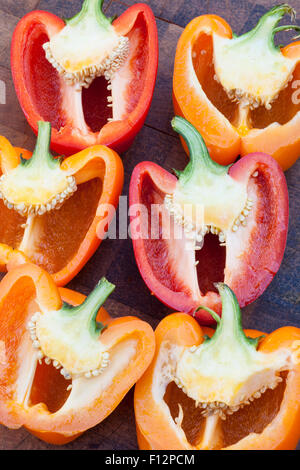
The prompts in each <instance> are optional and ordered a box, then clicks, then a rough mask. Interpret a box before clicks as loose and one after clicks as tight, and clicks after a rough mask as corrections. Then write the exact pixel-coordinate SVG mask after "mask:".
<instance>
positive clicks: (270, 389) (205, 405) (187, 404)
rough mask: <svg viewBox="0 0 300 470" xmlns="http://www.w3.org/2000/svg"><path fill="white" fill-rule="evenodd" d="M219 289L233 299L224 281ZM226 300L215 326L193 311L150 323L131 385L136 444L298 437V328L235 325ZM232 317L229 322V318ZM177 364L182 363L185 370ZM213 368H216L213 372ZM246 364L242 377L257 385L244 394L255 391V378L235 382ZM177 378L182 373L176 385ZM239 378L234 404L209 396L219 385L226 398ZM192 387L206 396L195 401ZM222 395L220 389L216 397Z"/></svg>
mask: <svg viewBox="0 0 300 470" xmlns="http://www.w3.org/2000/svg"><path fill="white" fill-rule="evenodd" d="M219 288H220V286H219ZM221 289H223V293H221V295H222V296H223V299H224V294H225V295H227V296H229V298H230V296H231V298H232V299H234V294H233V293H232V294H230V290H228V291H227V293H226V291H225V292H224V287H221ZM225 289H226V287H225ZM227 300H228V297H227ZM223 302H224V300H223ZM236 305H237V304H236ZM232 306H233V308H231V311H230V308H229V309H228V305H227V307H226V310H227V311H226V312H225V315H224V313H223V314H222V320H221V322H222V321H223V324H221V322H220V320H219V324H218V329H217V330H216V332H214V330H212V329H211V328H207V327H204V328H201V327H200V326H199V324H198V322H197V321H196V320H195V319H194V318H192V317H191V316H189V315H187V314H183V313H174V314H171V315H169V316H167V317H165V318H164V319H163V320H162V321H161V322H160V324H159V325H158V327H157V329H156V331H155V337H156V353H155V356H154V359H153V362H152V364H151V366H150V367H149V369H148V370H147V371H146V373H145V374H144V375H143V377H142V378H141V379H140V380H139V382H138V383H137V385H136V387H135V397H134V401H135V417H136V426H137V435H138V443H139V447H140V449H142V450H167V449H168V450H189V449H190V450H204V449H206V450H208V449H213V450H276V449H277V450H290V449H295V448H296V446H297V443H298V440H299V439H300V361H299V357H300V356H299V353H300V329H299V328H295V327H292V326H289V327H283V328H279V329H278V330H276V331H274V332H272V333H270V334H268V335H266V334H265V335H264V337H263V338H261V335H262V333H261V332H260V331H256V330H245V331H244V332H243V330H242V327H241V324H240V312H239V309H238V306H237V307H235V308H234V300H233V302H232ZM224 308H225V307H224V305H223V309H224ZM233 312H234V314H233ZM228 313H229V315H228ZM232 314H233V316H232ZM223 316H224V320H223ZM225 317H226V319H225ZM233 317H235V319H234V320H233V325H234V326H233V327H232V325H231V326H230V320H232V319H233ZM228 320H229V324H228ZM225 325H226V326H225ZM235 328H236V329H235ZM222 329H223V332H224V333H225V332H226V333H229V336H228V337H227V338H226V337H225V336H226V335H225V334H223V335H222V331H221V330H222ZM218 330H219V331H218ZM217 335H218V337H217ZM245 335H246V336H245ZM208 337H209V338H211V339H207V338H208ZM230 343H231V344H230ZM257 344H258V347H257ZM232 346H234V350H232V349H231V348H232ZM256 348H257V349H256ZM218 351H219V354H218ZM187 359H189V360H192V364H193V366H194V368H193V369H189V371H190V372H191V373H190V374H188V373H187V370H188V368H189V363H188V361H187ZM255 361H256V364H257V365H258V363H259V361H260V363H261V366H260V368H259V367H258V366H257V369H260V373H258V370H255V368H252V369H251V366H252V365H253V364H254V362H255ZM276 361H278V362H277V365H276ZM281 361H282V362H281ZM271 362H273V366H272V367H273V368H274V369H273V373H274V374H275V375H274V376H273V379H274V381H273V382H268V379H269V376H268V373H269V370H270V369H269V366H271ZM262 364H264V365H262ZM206 365H207V367H206ZM182 366H185V371H183V369H182ZM219 368H221V370H223V374H222V373H221V375H220V371H219ZM247 368H248V371H247ZM250 370H251V371H252V375H251V374H249V377H250V378H251V377H252V378H253V377H256V380H260V385H259V391H258V392H254V393H253V394H252V396H251V397H250V399H247V396H248V395H249V396H250V394H251V393H252V391H254V390H255V388H254V389H253V384H255V381H254V382H253V381H251V380H248V381H247V383H246V382H243V381H244V380H245V378H243V379H242V378H241V377H240V375H243V374H244V372H246V373H247V372H249V371H250ZM192 371H193V374H192ZM217 371H218V372H217ZM224 371H226V374H225V372H224ZM231 372H233V373H231ZM245 375H247V374H244V376H245ZM182 377H185V381H184V385H183V383H182V382H183V379H182ZM249 377H248V378H249ZM188 378H189V379H190V381H191V382H190V385H189V382H188ZM227 378H228V379H229V380H228V381H227V380H226V379H227ZM239 380H242V382H241V383H240V384H239V386H241V388H243V393H244V397H241V398H242V399H243V400H244V401H243V402H242V403H241V404H238V405H237V406H236V405H235V406H233V407H228V406H227V404H226V403H225V402H224V401H223V402H222V401H217V398H218V397H217V394H219V395H220V394H222V393H223V392H224V390H226V394H225V395H227V398H229V397H230V394H231V395H232V396H234V393H237V394H238V393H239V392H238V391H237V392H234V389H233V385H231V384H232V383H234V384H236V382H238V381H239ZM222 381H223V382H222ZM222 383H223V390H222V385H221V386H220V387H218V384H222ZM195 384H196V385H197V386H198V390H197V387H195ZM228 384H229V385H228ZM192 385H193V387H194V388H193V387H192ZM261 385H263V386H262V387H261ZM250 387H252V390H251V391H250ZM238 388H239V387H237V390H238ZM195 391H196V392H198V393H199V394H202V395H203V394H204V393H205V394H206V395H207V397H208V400H207V401H206V402H204V401H202V402H199V403H198V404H197V403H196V401H195V399H193V398H192V397H191V395H193V392H194V393H195ZM225 395H224V393H223V397H224V396H225ZM223 399H224V398H223Z"/></svg>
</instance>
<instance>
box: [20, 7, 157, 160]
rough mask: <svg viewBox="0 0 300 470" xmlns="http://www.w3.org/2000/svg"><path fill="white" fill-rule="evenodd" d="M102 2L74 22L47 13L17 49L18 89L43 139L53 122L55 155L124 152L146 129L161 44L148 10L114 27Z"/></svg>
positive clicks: (29, 26)
mask: <svg viewBox="0 0 300 470" xmlns="http://www.w3.org/2000/svg"><path fill="white" fill-rule="evenodd" d="M102 3H103V0H85V1H84V3H83V6H82V10H81V11H80V12H79V13H78V14H77V15H76V16H74V17H73V18H71V19H68V20H64V21H63V20H62V19H60V18H58V17H57V16H55V15H53V14H51V13H48V12H45V11H33V12H31V13H28V14H27V15H26V16H24V18H22V19H21V21H20V22H19V23H18V25H17V27H16V29H15V32H14V35H13V39H12V50H11V66H12V75H13V80H14V84H15V89H16V92H17V95H18V98H19V101H20V104H21V107H22V109H23V111H24V113H25V116H26V118H27V120H28V122H29V124H30V126H31V127H32V129H33V130H34V132H35V133H37V130H38V127H37V123H38V121H41V120H44V121H50V122H51V124H52V127H53V134H52V142H51V144H52V148H53V149H54V150H56V151H57V152H58V153H62V154H65V155H70V154H71V153H74V152H76V151H78V150H82V149H84V148H86V147H90V146H91V145H95V144H102V145H107V146H109V147H111V148H113V149H114V150H116V151H118V152H123V151H125V150H127V149H128V147H129V146H130V145H131V143H132V141H133V139H134V137H135V136H136V134H137V133H138V131H139V130H140V129H141V127H142V125H143V123H144V120H145V118H146V115H147V113H148V110H149V107H150V103H151V100H152V95H153V90H154V85H155V80H156V73H157V64H158V39H157V28H156V23H155V18H154V16H153V13H152V11H151V9H150V8H149V7H148V6H147V5H145V4H143V3H137V4H136V5H133V6H131V7H130V8H128V9H127V10H126V11H125V12H124V13H123V14H122V15H121V16H120V17H119V18H117V19H116V20H114V21H113V22H112V18H107V17H106V16H105V15H104V14H103V12H102Z"/></svg>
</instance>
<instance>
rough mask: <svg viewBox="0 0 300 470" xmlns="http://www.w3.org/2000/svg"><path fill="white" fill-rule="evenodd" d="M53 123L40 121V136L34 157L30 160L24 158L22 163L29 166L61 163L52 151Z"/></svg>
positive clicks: (49, 165) (51, 165)
mask: <svg viewBox="0 0 300 470" xmlns="http://www.w3.org/2000/svg"><path fill="white" fill-rule="evenodd" d="M50 142H51V124H50V122H45V121H39V122H38V136H37V140H36V144H35V149H34V152H33V154H32V157H31V158H30V159H29V160H25V161H24V160H22V164H24V165H25V166H27V167H32V166H36V165H41V166H42V165H46V166H48V167H54V166H56V165H57V164H59V159H57V158H54V157H53V155H52V154H51V152H50Z"/></svg>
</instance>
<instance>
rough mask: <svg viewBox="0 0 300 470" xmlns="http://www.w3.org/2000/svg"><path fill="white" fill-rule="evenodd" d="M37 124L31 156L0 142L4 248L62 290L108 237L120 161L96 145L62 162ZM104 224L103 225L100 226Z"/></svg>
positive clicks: (43, 125)
mask: <svg viewBox="0 0 300 470" xmlns="http://www.w3.org/2000/svg"><path fill="white" fill-rule="evenodd" d="M50 137H51V126H50V123H47V122H40V123H39V134H38V139H37V143H36V148H35V150H34V153H33V155H32V156H31V153H30V152H28V151H23V150H22V149H18V148H14V147H13V146H12V145H11V144H10V143H9V142H8V140H7V139H6V138H5V137H0V175H1V176H0V220H2V221H3V220H5V224H3V223H1V227H0V243H2V244H5V245H7V246H8V247H10V248H13V249H17V250H18V251H19V252H22V253H23V254H24V256H25V257H26V258H27V259H29V260H31V261H32V262H34V263H36V264H38V265H39V266H41V267H42V268H44V269H46V270H47V271H48V272H49V273H50V274H51V275H52V276H53V278H54V280H55V282H56V283H57V285H59V286H63V285H65V284H66V283H67V282H69V281H70V280H71V279H72V278H73V277H74V276H75V275H76V274H77V273H78V272H79V271H80V270H81V269H82V267H83V266H84V265H85V263H86V262H87V261H88V260H89V258H90V257H91V256H92V255H93V253H94V252H95V251H96V249H97V248H98V246H99V244H100V243H101V241H102V239H103V238H104V236H105V230H100V227H101V226H102V225H103V224H104V222H105V224H104V225H106V226H107V225H108V224H109V223H110V221H111V219H112V217H113V215H114V214H113V212H114V211H111V210H109V211H108V210H107V208H115V207H117V205H118V202H119V196H120V194H121V191H122V187H123V178H124V170H123V164H122V161H121V159H120V157H119V156H118V155H117V154H116V153H115V152H114V151H113V150H111V149H109V148H108V147H105V146H102V145H96V146H94V147H90V148H88V149H86V150H83V151H81V152H79V153H77V154H75V155H73V156H71V157H68V158H66V159H65V160H64V161H61V159H60V158H54V157H53V156H52V155H51V153H50V152H49V143H50ZM101 224H102V225H101Z"/></svg>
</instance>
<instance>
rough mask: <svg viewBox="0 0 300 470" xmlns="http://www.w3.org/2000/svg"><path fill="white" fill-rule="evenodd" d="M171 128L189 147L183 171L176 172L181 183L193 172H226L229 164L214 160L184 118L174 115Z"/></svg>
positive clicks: (199, 136) (197, 133) (189, 177)
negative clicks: (188, 160)
mask: <svg viewBox="0 0 300 470" xmlns="http://www.w3.org/2000/svg"><path fill="white" fill-rule="evenodd" d="M171 125H172V128H173V129H174V131H175V132H178V134H180V135H181V136H182V137H183V138H184V140H185V142H186V144H187V146H188V149H189V154H190V162H189V163H188V164H187V166H186V167H185V169H184V171H182V172H176V175H177V176H178V177H179V179H180V180H181V182H182V183H185V182H186V181H188V180H189V179H191V177H192V176H193V175H194V174H195V173H199V172H203V173H213V174H216V175H222V174H225V173H227V172H228V168H229V166H222V165H219V164H218V163H216V162H214V161H213V160H212V159H211V158H210V155H209V153H208V150H207V147H206V145H205V142H204V140H203V138H202V136H201V134H200V133H199V132H198V131H197V129H196V128H195V127H194V126H193V125H192V124H191V123H189V122H188V121H187V120H186V119H184V118H182V117H180V116H175V117H174V118H173V119H172V121H171Z"/></svg>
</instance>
